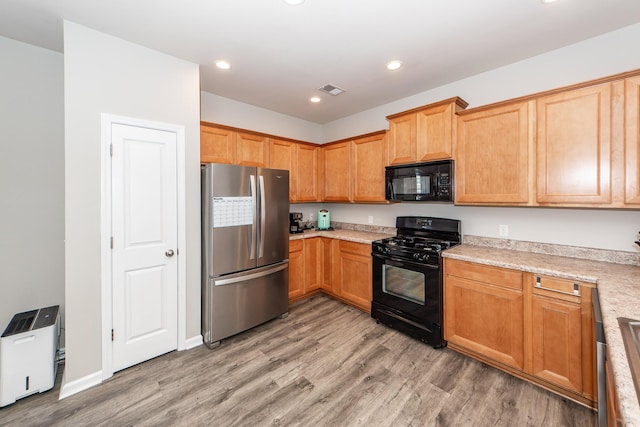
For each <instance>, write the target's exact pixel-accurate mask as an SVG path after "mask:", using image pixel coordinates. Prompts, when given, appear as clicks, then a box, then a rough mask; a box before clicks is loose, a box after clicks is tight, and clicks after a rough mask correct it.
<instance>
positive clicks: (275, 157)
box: [269, 138, 298, 202]
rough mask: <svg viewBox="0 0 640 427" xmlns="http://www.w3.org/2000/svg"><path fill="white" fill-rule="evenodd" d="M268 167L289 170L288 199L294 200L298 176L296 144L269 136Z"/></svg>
mask: <svg viewBox="0 0 640 427" xmlns="http://www.w3.org/2000/svg"><path fill="white" fill-rule="evenodd" d="M269 167H270V168H273V169H285V170H288V171H289V201H290V202H295V201H296V197H297V195H296V188H297V187H296V184H297V178H298V144H296V143H295V142H290V141H284V140H281V139H276V138H269Z"/></svg>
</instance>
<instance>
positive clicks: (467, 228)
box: [291, 24, 640, 252]
mask: <svg viewBox="0 0 640 427" xmlns="http://www.w3.org/2000/svg"><path fill="white" fill-rule="evenodd" d="M638 40H640V24H636V25H632V26H629V27H626V28H623V29H621V30H618V31H614V32H611V33H608V34H605V35H603V36H600V37H596V38H593V39H590V40H586V41H584V42H581V43H577V44H575V45H572V46H567V47H565V48H563V49H559V50H556V51H553V52H550V53H546V54H543V55H539V56H536V57H534V58H530V59H528V60H525V61H521V62H518V63H515V64H511V65H508V66H505V67H502V68H498V69H496V70H492V71H489V72H486V73H483V74H479V75H476V76H473V77H470V78H467V79H464V80H460V81H457V82H454V83H451V84H449V85H446V86H442V87H439V88H436V89H434V90H431V91H428V92H424V93H421V94H417V95H415V96H412V97H409V98H405V99H402V100H399V101H396V102H393V103H389V104H385V105H382V106H380V107H378V108H375V109H372V110H368V111H365V112H362V113H360V114H356V115H353V116H350V117H347V118H344V119H341V120H337V121H335V122H331V123H328V124H326V125H325V126H324V128H323V134H324V137H325V141H331V140H338V139H342V138H347V137H349V136H352V135H357V134H362V133H366V132H371V131H374V130H378V129H381V128H386V127H387V123H386V120H385V116H387V115H389V114H393V113H396V112H400V111H404V110H407V109H411V108H414V107H417V106H421V105H425V104H429V103H431V102H435V101H438V100H442V99H446V98H450V97H452V96H460V97H461V98H463V99H464V100H465V101H467V102H469V108H471V107H474V106H480V105H485V104H488V103H492V102H497V101H502V100H506V99H510V98H514V97H518V96H522V95H528V94H532V93H535V92H539V91H543V90H547V89H553V88H557V87H561V86H566V85H569V84H574V83H580V82H583V81H587V80H591V79H595V78H600V77H605V76H608V75H612V74H616V73H620V72H624V71H630V70H634V69H638V68H640V55H639V54H638V43H637V41H638ZM323 206H324V207H325V208H326V209H329V210H330V211H331V219H332V220H335V221H341V222H353V223H364V224H366V223H367V219H368V215H373V216H374V223H375V224H377V225H385V226H394V225H395V217H396V216H399V215H429V216H443V217H449V218H458V219H461V220H462V221H463V233H465V234H472V235H478V236H487V237H499V236H498V226H499V225H500V224H505V225H508V226H509V231H510V234H509V238H512V239H516V240H525V241H536V242H544V243H554V244H563V245H571V246H583V247H590V248H600V249H611V250H619V251H628V252H638V251H639V250H640V249H639V248H638V247H637V246H636V245H634V243H633V241H634V240H637V237H638V231H639V230H640V212H639V211H637V210H636V211H622V210H605V209H552V208H501V207H495V208H494V207H463V206H452V205H436V204H415V203H401V204H394V205H390V206H384V205H346V204H343V205H341V204H328V203H327V204H324V205H323ZM305 209H306V207H305ZM291 210H292V211H294V210H296V206H295V205H292V206H291Z"/></svg>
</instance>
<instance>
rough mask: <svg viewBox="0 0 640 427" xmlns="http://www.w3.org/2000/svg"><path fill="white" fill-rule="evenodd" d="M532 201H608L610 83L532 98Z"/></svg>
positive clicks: (540, 202)
mask: <svg viewBox="0 0 640 427" xmlns="http://www.w3.org/2000/svg"><path fill="white" fill-rule="evenodd" d="M536 122H537V126H536V183H537V185H536V201H537V202H538V203H539V204H546V203H550V204H563V205H566V204H584V203H594V204H601V203H602V204H608V203H611V83H603V84H599V85H595V86H590V87H586V88H581V89H575V90H569V91H563V92H560V93H557V94H552V95H549V96H543V97H539V98H538V99H537V100H536Z"/></svg>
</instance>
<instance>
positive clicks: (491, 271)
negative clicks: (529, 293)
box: [444, 259, 522, 290]
mask: <svg viewBox="0 0 640 427" xmlns="http://www.w3.org/2000/svg"><path fill="white" fill-rule="evenodd" d="M444 272H445V274H446V275H451V276H458V277H463V278H465V279H469V280H475V281H477V282H483V283H490V284H492V285H496V286H502V287H505V288H510V289H517V290H522V272H521V271H516V270H509V269H506V268H501V267H491V266H488V265H482V264H475V263H471V262H466V261H458V260H454V259H445V262H444Z"/></svg>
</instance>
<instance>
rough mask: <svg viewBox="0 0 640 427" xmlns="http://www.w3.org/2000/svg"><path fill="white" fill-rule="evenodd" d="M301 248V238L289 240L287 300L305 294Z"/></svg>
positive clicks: (293, 299)
mask: <svg viewBox="0 0 640 427" xmlns="http://www.w3.org/2000/svg"><path fill="white" fill-rule="evenodd" d="M303 248H304V243H303V241H302V240H291V241H289V302H293V301H296V300H298V299H300V298H302V297H303V296H304V294H305V286H304V250H303Z"/></svg>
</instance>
